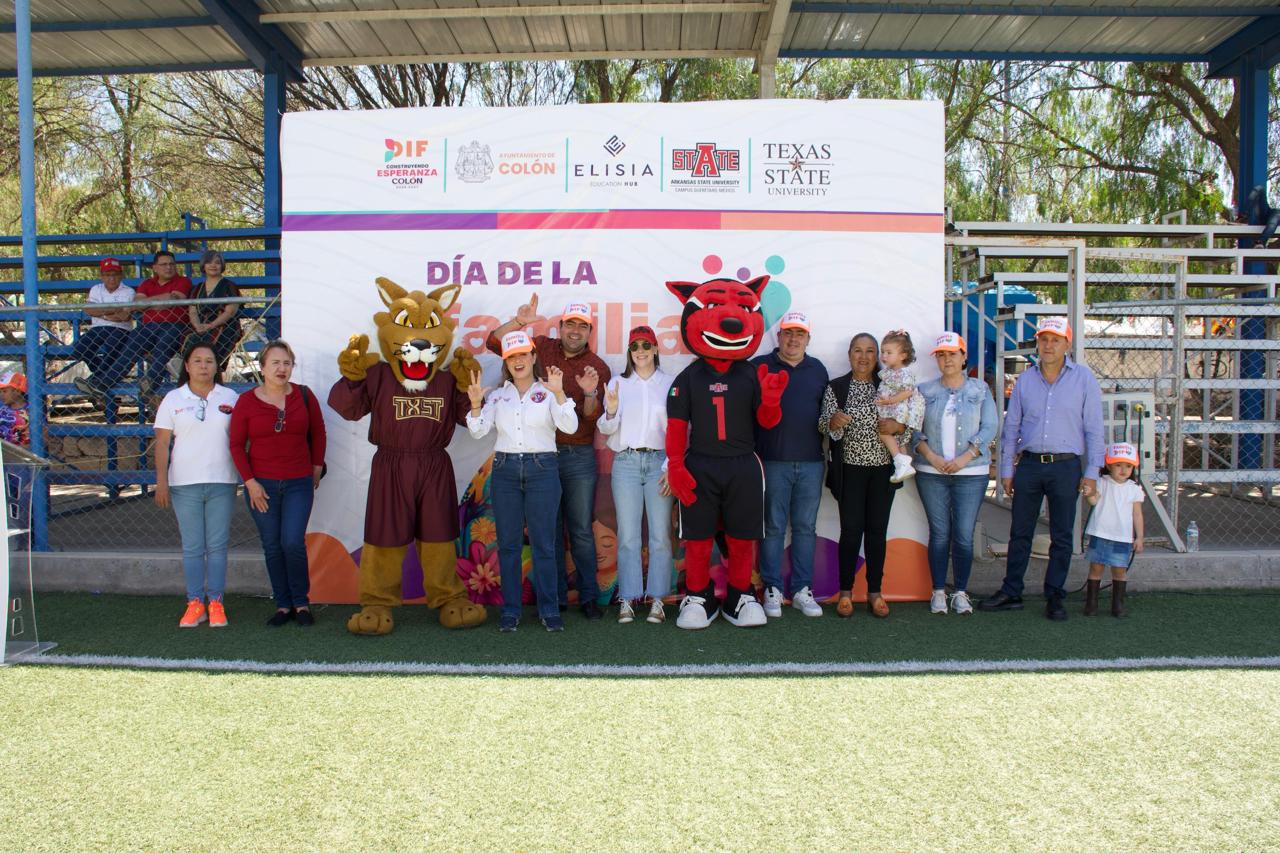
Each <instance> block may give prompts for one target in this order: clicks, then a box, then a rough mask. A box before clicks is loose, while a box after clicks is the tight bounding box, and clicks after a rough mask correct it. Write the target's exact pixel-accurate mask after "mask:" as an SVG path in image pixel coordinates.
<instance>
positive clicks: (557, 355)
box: [487, 293, 610, 622]
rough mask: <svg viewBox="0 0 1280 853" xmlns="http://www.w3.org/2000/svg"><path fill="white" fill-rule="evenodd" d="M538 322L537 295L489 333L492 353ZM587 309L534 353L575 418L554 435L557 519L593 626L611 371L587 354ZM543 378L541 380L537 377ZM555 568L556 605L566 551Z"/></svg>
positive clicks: (563, 319) (564, 320)
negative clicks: (553, 373) (599, 483)
mask: <svg viewBox="0 0 1280 853" xmlns="http://www.w3.org/2000/svg"><path fill="white" fill-rule="evenodd" d="M537 319H538V295H537V294H536V293H535V294H534V295H533V298H532V299H530V300H529V302H528V304H526V305H521V306H520V308H519V309H518V310H517V311H516V316H515V317H513V318H512V319H510V320H508V321H507V322H505V323H503V324H502V325H501V326H499V327H498V328H496V329H494V330H493V331H492V332H490V333H489V339H488V341H487V344H488V347H489V349H490V351H492V352H494V353H497V354H499V355H501V353H502V336H503V335H505V334H507V333H508V332H514V331H515V330H517V329H523V328H524V327H525V326H528V325H529V324H530V323H533V322H534V321H536V320H537ZM593 322H594V320H593V318H592V315H591V306H590V305H587V304H586V303H584V302H570V303H569V304H568V305H566V306H565V308H564V313H563V314H561V315H560V336H559V337H557V338H553V337H549V336H547V335H537V336H535V337H534V339H533V347H534V350H535V351H536V352H537V354H538V369H539V370H540V371H542V372H543V374H542V375H543V376H545V375H546V370H547V368H548V367H558V368H560V369H561V370H562V371H564V392H565V394H567V395H568V396H569V397H570V398H571V399H572V400H573V402H574V405H575V407H576V409H577V413H578V429H577V431H576V432H574V433H572V434H570V433H564V432H560V431H557V432H556V448H557V450H558V451H559V453H558V455H559V458H560V489H561V492H562V497H561V499H560V512H559V513H558V515H557V517H556V529H557V532H558V535H559V541H561V542H563V541H564V531H565V529H566V528H567V529H568V531H569V549H570V551H571V552H572V553H573V567H574V570H575V578H576V581H577V585H578V601H579V603H580V604H581V605H582V612H583V615H585V616H586V617H587V619H589V620H591V621H592V622H594V621H596V620H598V619H599V618H600V617H601V615H602V613H601V610H600V602H599V598H600V585H599V583H598V582H597V580H596V539H595V533H594V531H593V530H592V529H591V520H592V515H593V510H594V508H595V502H596V479H597V476H598V473H597V470H596V450H595V447H594V444H595V437H596V421H597V420H599V419H600V415H601V414H603V412H604V409H603V408H602V407H601V405H600V402H599V399H598V393H599V388H600V386H601V385H607V384H608V383H609V376H610V373H609V366H608V365H607V364H605V363H604V361H603V360H602V359H601V358H600V356H598V355H596V354H595V353H593V352H592V351H591V348H590V347H589V346H588V341H589V340H590V338H591V328H592V325H593ZM539 378H541V377H539ZM556 563H557V569H558V574H557V578H558V579H559V583H560V589H559V590H558V593H559V596H560V605H561V606H562V607H563V606H564V603H565V596H566V594H567V586H568V585H567V583H566V577H565V560H564V548H563V547H561V548H557V549H556Z"/></svg>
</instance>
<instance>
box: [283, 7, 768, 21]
mask: <svg viewBox="0 0 1280 853" xmlns="http://www.w3.org/2000/svg"><path fill="white" fill-rule="evenodd" d="M769 7H770V4H769V3H764V2H754V3H743V2H737V3H612V4H607V5H594V6H593V5H567V6H481V7H478V8H477V7H475V6H471V7H461V8H450V9H362V10H352V9H345V10H335V11H329V12H263V13H262V14H261V15H259V16H258V21H259V23H262V24H337V23H353V22H354V23H362V24H366V23H370V22H373V21H439V20H446V19H457V18H546V17H551V18H565V17H571V16H578V15H590V16H592V17H597V16H600V15H722V14H723V15H727V14H737V13H742V12H745V13H763V12H767V11H768V10H769Z"/></svg>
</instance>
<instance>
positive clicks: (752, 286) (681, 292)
mask: <svg viewBox="0 0 1280 853" xmlns="http://www.w3.org/2000/svg"><path fill="white" fill-rule="evenodd" d="M716 282H724V283H725V284H735V285H740V286H741V287H745V288H747V289H748V290H750V291H751V292H752V293H754V294H755V295H756V298H757V299H759V298H760V294H762V293H764V289H765V286H766V285H767V284H768V283H769V276H767V275H762V276H759V277H758V278H753V279H751V280H750V281H746V282H741V283H740V282H738V281H737V280H736V279H732V278H713V279H711V280H710V281H704V282H695V281H669V282H667V290H670V291H671V292H672V293H674V294H675V295H676V297H677V298H678V299H679V300H680V301H681V302H682V303H684V302H688V301H689V298H690V297H691V296H693V294H694V292H695V291H696V290H697V289H698V288H700V287H702V286H703V285H705V284H714V283H716Z"/></svg>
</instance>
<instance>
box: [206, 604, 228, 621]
mask: <svg viewBox="0 0 1280 853" xmlns="http://www.w3.org/2000/svg"><path fill="white" fill-rule="evenodd" d="M209 627H210V628H225V627H227V609H226V608H225V607H223V606H222V602H221V601H210V602H209Z"/></svg>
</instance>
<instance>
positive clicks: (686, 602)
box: [676, 595, 763, 631]
mask: <svg viewBox="0 0 1280 853" xmlns="http://www.w3.org/2000/svg"><path fill="white" fill-rule="evenodd" d="M719 615H720V609H719V608H716V609H715V610H713V611H711V615H710V616H708V615H707V600H706V599H705V598H703V597H702V596H700V595H686V596H685V597H684V598H682V599H681V600H680V613H679V615H677V616H676V627H677V628H687V629H689V630H690V631H697V630H700V629H702V628H705V627H707V626H708V625H710V624H711V623H712V621H713V620H714V619H715V618H716V617H717V616H719ZM761 615H763V614H761Z"/></svg>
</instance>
